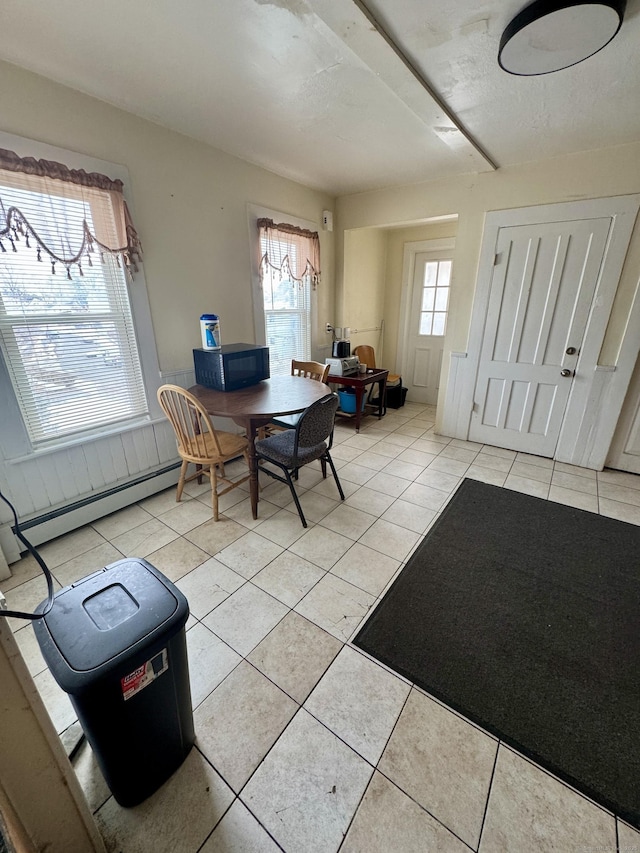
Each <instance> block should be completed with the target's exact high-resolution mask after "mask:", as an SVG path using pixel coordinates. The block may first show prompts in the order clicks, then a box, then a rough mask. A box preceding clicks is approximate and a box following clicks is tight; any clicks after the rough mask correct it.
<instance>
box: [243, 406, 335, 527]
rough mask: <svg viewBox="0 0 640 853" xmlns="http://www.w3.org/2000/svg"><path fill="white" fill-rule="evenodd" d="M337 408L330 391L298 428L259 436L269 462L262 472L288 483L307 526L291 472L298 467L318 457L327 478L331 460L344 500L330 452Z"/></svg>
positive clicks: (260, 453)
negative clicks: (265, 436)
mask: <svg viewBox="0 0 640 853" xmlns="http://www.w3.org/2000/svg"><path fill="white" fill-rule="evenodd" d="M337 408H338V398H337V397H336V396H335V394H327V395H326V396H325V397H322V398H321V399H320V400H317V401H316V402H315V403H312V404H311V405H310V406H309V408H308V409H305V410H304V412H303V413H302V414H301V415H300V419H299V420H298V423H297V424H296V427H295V429H288V430H284V431H282V432H277V433H275V434H274V435H271V436H269V437H268V438H263V439H256V444H255V447H256V456H257V457H258V461H259V462H263V463H269V465H265V464H262V465H260V467H259V471H260V473H262V474H267V475H268V476H269V477H273V478H274V479H275V480H279V481H280V482H281V483H286V484H287V485H288V486H289V488H290V489H291V494H292V495H293V500H294V502H295V505H296V508H297V510H298V514H299V516H300V521H301V522H302V526H303V527H307V520H306V519H305V517H304V512H303V511H302V506H301V505H300V500H299V498H298V495H297V493H296V489H295V486H294V483H293V479H292V476H291V475H292V474H293V476H294V477H296V475H297V472H298V469H299V468H302V466H303V465H308V464H309V463H310V462H315V460H316V459H319V460H320V464H321V466H322V476H323V477H324V478H325V479H326V476H327V462H328V463H329V465H330V467H331V472H332V474H333V479H334V480H335V481H336V486H337V487H338V493H339V495H340V500H344V492H343V491H342V486H341V484H340V480H339V479H338V474H337V472H336V468H335V465H334V464H333V459H332V458H331V454H330V452H329V451H330V449H331V446H332V444H333V424H334V421H335V417H336V410H337ZM270 466H275V467H277V468H279V469H280V470H281V471H282V474H279V473H277V472H276V471H274V470H273V469H272V468H271V467H270Z"/></svg>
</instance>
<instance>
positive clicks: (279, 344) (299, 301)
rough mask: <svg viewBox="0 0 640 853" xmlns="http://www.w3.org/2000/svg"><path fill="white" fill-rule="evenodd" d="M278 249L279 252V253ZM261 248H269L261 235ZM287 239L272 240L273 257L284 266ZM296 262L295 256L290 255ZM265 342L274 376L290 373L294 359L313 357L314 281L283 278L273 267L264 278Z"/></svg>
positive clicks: (289, 249) (289, 247) (287, 251)
mask: <svg viewBox="0 0 640 853" xmlns="http://www.w3.org/2000/svg"><path fill="white" fill-rule="evenodd" d="M278 250H279V253H278ZM260 251H261V254H263V253H264V252H265V251H266V242H265V241H264V240H262V239H261V241H260ZM291 251H292V249H291V246H290V245H288V244H287V243H281V244H278V243H276V244H275V249H274V241H273V240H272V241H271V255H272V257H271V261H272V263H275V264H277V265H278V266H282V262H283V260H284V257H285V255H286V254H287V253H288V254H289V255H290V254H291ZM291 262H292V265H294V266H295V262H296V259H295V258H291ZM262 288H263V299H264V322H265V333H266V342H267V346H268V347H269V365H270V372H271V375H272V376H278V375H285V374H288V373H291V359H294V358H295V359H299V360H301V361H308V360H309V359H310V358H311V283H310V282H309V281H308V280H307V279H305V280H303V281H302V282H298V281H293V280H290V279H288V278H281V277H280V273H279V271H278V270H276V269H272V268H270V269H269V270H268V271H267V272H266V274H265V275H264V278H263V280H262Z"/></svg>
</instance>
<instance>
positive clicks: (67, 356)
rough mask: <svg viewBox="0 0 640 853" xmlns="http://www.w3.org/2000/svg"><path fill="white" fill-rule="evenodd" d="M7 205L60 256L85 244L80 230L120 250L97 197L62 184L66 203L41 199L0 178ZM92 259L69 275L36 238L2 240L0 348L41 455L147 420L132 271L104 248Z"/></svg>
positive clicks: (109, 210)
mask: <svg viewBox="0 0 640 853" xmlns="http://www.w3.org/2000/svg"><path fill="white" fill-rule="evenodd" d="M0 196H1V199H2V204H3V206H4V207H5V212H6V210H7V209H8V207H10V206H15V207H16V208H18V209H19V210H20V211H21V213H22V214H23V216H24V217H25V218H26V219H27V220H28V222H29V225H30V226H31V228H32V229H33V230H34V231H35V232H36V233H37V234H40V235H42V237H43V240H44V241H45V242H46V243H47V244H48V245H55V244H56V241H58V242H57V245H59V246H60V256H65V257H69V256H72V255H74V254H75V253H76V251H77V250H79V248H80V247H79V246H78V247H75V246H72V245H70V239H72V238H70V237H69V236H68V235H72V234H73V235H75V234H79V235H81V234H82V230H83V220H84V221H86V223H87V225H88V227H89V230H90V231H91V232H93V233H95V234H100V235H104V237H107V238H109V239H111V238H113V240H114V242H115V241H116V223H115V218H114V213H113V207H112V201H111V198H110V196H109V193H107V192H104V191H102V190H100V189H94V188H87V187H83V188H82V189H79V188H77V187H74V186H71V185H68V184H66V183H64V182H60V193H59V194H57V192H56V194H53V193H47V194H43V193H38V192H34V191H29V190H26V189H24V188H21V187H20V186H19V177H18V176H11V177H10V178H8V179H7V182H6V183H5V181H4V180H3V179H2V178H1V176H0ZM52 232H53V233H52ZM105 242H106V240H105ZM11 243H15V247H16V250H15V251H14V250H13V246H12V245H11ZM34 243H36V245H34ZM89 257H90V259H91V260H86V259H84V258H83V259H82V261H81V263H80V264H79V265H74V266H71V267H70V268H69V270H68V271H67V268H66V267H65V266H64V265H62V264H59V263H58V264H56V263H54V262H52V259H51V258H50V257H49V256H48V255H47V254H46V253H45V252H44V251H43V252H40V251H38V246H37V241H35V240H34V238H33V236H32V237H31V240H30V245H28V242H27V238H26V237H25V236H24V235H20V234H18V233H14V235H13V239H12V240H7V239H6V238H3V251H2V253H0V346H1V347H2V354H3V356H4V359H5V361H6V365H7V369H8V372H9V375H10V377H11V381H12V384H13V389H14V392H15V394H16V398H17V401H18V404H19V406H20V410H21V412H22V416H23V419H24V423H25V426H26V429H27V432H28V434H29V437H30V439H31V442H32V444H33V445H34V446H39V445H43V444H46V443H50V442H55V441H57V440H61V439H63V438H67V437H70V436H74V435H77V434H81V433H86V432H94V431H97V430H100V429H102V428H104V427H107V426H112V425H116V424H121V423H123V422H126V421H129V420H132V419H135V418H138V417H141V416H144V415H146V414H147V413H148V407H147V400H146V395H145V389H144V384H143V379H142V371H141V366H140V359H139V355H138V348H137V343H136V338H135V334H134V327H133V321H132V316H131V308H130V304H129V297H128V292H127V285H126V279H125V271H124V269H123V268H122V266H121V261H120V259H119V258H118V256H116V255H112V254H110V253H108V252H105V253H101V252H100V250H99V247H97V246H96V248H95V251H94V252H93V253H92V254H91V255H90V256H89Z"/></svg>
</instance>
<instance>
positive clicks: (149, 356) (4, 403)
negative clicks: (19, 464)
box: [0, 131, 163, 461]
mask: <svg viewBox="0 0 640 853" xmlns="http://www.w3.org/2000/svg"><path fill="white" fill-rule="evenodd" d="M0 147H2V148H7V149H9V150H11V151H15V152H16V154H18V155H19V156H20V157H35V158H37V159H46V160H55V161H57V162H59V163H63V164H64V165H65V166H67V167H68V168H70V169H84V170H85V171H87V172H100V173H102V174H105V175H108V176H109V177H110V178H112V179H114V180H116V179H119V180H121V181H122V182H123V185H124V192H123V195H124V198H125V200H126V202H127V205H128V207H129V210H130V211H131V216H132V218H133V220H134V221H135V210H134V205H133V202H132V199H131V195H130V186H131V180H130V177H129V172H128V170H127V169H126V167H124V166H122V165H118V164H115V163H110V162H108V161H105V160H99V159H97V158H94V157H88V156H86V155H84V154H79V153H78V152H74V151H70V150H67V149H63V148H56V147H54V146H50V145H47V144H45V143H41V142H36V141H34V140H30V139H25V138H23V137H18V136H14V135H12V134H8V133H4V132H1V131H0ZM143 263H144V258H142V259H141V263H139V265H138V266H139V271H138V272H137V273H136V276H135V279H134V281H133V282H131V281H130V280H129V277H128V276H125V286H126V290H127V295H128V299H129V304H130V308H131V315H132V320H133V328H134V334H135V338H136V343H137V348H138V355H139V358H140V365H141V369H142V380H143V385H144V391H145V395H146V399H147V407H148V414H147V415H143V416H138V417H135V418H131V419H130V420H128V421H125V422H123V423H120V424H114V425H111V426H105V427H98V428H95V429H89V430H88V431H87V432H85V433H78V434H76V435H73V436H64V437H61V438H60V439H51V440H50V441H48V442H47V443H46V444H43V445H40V446H37V447H36V446H34V445H33V444H32V442H31V440H30V438H29V434H28V432H27V428H26V426H25V423H24V421H23V418H22V412H21V410H20V406H19V404H18V401H17V399H16V395H15V393H14V389H13V384H12V382H11V377H10V375H9V371H8V367H7V365H6V364H5V360H4V357H2V356H0V448H1V450H2V455H3V457H4V458H5V459H6V460H7V461H22V460H23V459H25V458H33V457H36V456H40V455H43V454H46V453H52V452H56V451H60V450H62V449H64V448H65V447H69V446H75V445H78V444H84V443H87V442H90V441H92V440H99V439H101V438H104V437H105V436H107V435H113V434H117V433H121V432H126V431H129V430H131V429H135V428H139V427H140V426H142V425H145V424H148V423H150V422H152V421H155V420H156V419H158V420H161V419H162V417H163V415H162V411H161V409H160V407H159V405H158V402H157V399H156V391H157V388H158V387H159V386H160V384H161V377H160V368H159V363H158V356H157V351H156V345H155V338H154V334H153V325H152V321H151V309H150V306H149V300H148V296H147V287H146V281H145V276H144V266H143Z"/></svg>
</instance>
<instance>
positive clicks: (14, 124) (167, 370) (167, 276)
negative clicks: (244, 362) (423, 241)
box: [0, 63, 334, 562]
mask: <svg viewBox="0 0 640 853" xmlns="http://www.w3.org/2000/svg"><path fill="white" fill-rule="evenodd" d="M0 80H1V81H2V85H1V86H0V131H4V132H6V133H10V134H15V135H17V136H21V137H26V138H29V139H33V140H36V141H40V142H44V143H47V144H50V145H54V146H57V147H60V148H65V149H69V150H72V151H76V152H79V153H81V154H86V155H88V156H92V157H97V158H99V159H102V160H106V161H109V162H111V163H116V164H121V165H123V166H125V167H126V168H127V169H128V172H129V175H130V183H131V186H130V187H129V188H128V190H129V195H130V197H131V199H132V215H133V219H134V222H135V225H136V228H137V230H138V233H139V235H140V237H141V240H142V245H143V248H144V257H143V260H144V272H145V277H146V283H147V290H148V297H149V303H150V310H151V316H152V322H153V328H154V333H155V339H156V345H157V352H158V358H159V365H160V370H161V372H162V374H163V376H164V377H165V378H166V379H168V380H169V381H176V380H177V381H178V384H183V382H184V383H185V384H191V382H190V381H189V376H191V375H192V374H191V372H192V370H193V357H192V349H193V348H194V347H198V346H199V345H200V332H199V323H198V318H199V317H200V314H202V313H203V312H204V311H207V312H210V311H212V312H215V313H217V314H219V315H220V317H221V326H222V337H223V342H227V343H230V342H236V341H243V342H247V343H253V342H254V340H255V338H254V330H253V312H252V307H251V306H252V303H251V299H252V289H251V288H252V282H251V260H252V257H251V252H252V241H253V235H252V234H250V233H249V224H248V223H249V218H248V213H247V211H248V206H249V205H260V206H263V207H268V208H271V209H274V210H278V211H282V212H283V213H285V214H289V215H291V216H294V217H297V218H302V219H306V220H310V221H311V222H314V223H317V227H318V231H319V233H320V243H321V262H322V273H323V275H322V283H321V285H320V286H319V289H318V294H317V305H318V313H317V323H316V327H315V328H314V329H313V336H314V344H315V345H316V346H319V345H325V344H326V335H325V332H324V323H325V322H326V321H327V319H328V318H329V317H332V316H333V312H334V302H333V298H334V234H333V233H331V232H327V231H322V229H321V216H322V211H323V209H332V208H333V206H334V200H333V199H332V198H331V197H330V196H328V195H326V194H324V193H320V192H317V191H315V190H311V189H309V188H307V187H304V186H302V185H300V184H296V183H294V182H293V181H289V180H286V179H284V178H280V177H278V176H277V175H275V174H273V173H271V172H268V171H266V170H264V169H261V168H258V167H257V166H254V165H251V164H249V163H246V162H244V161H242V160H239V159H238V158H236V157H233V156H231V155H229V154H225V153H223V152H221V151H217V150H215V149H213V148H211V147H209V146H207V145H204V144H202V143H200V142H196V141H194V140H191V139H188V138H187V137H185V136H182V135H180V134H178V133H175V132H173V131H169V130H166V129H164V128H162V127H160V126H158V125H156V124H153V123H151V122H149V121H145V120H143V119H139V118H136V117H135V116H132V115H130V114H128V113H125V112H123V111H122V110H119V109H116V108H114V107H112V106H110V105H108V104H106V103H103V102H101V101H98V100H96V99H94V98H90V97H87V96H85V95H82V94H79V93H77V92H74V91H72V90H71V89H68V88H66V87H64V86H60V85H58V84H56V83H53V82H51V81H49V80H46V79H44V78H42V77H39V76H37V75H35V74H31V73H29V72H27V71H24V70H22V69H19V68H17V67H15V66H12V65H9V64H6V63H0ZM254 245H255V244H254ZM180 380H182V381H180ZM191 381H193V380H191ZM172 458H175V442H173V440H172V435H171V434H170V433H167V432H166V430H164V429H163V428H161V427H145V428H143V429H142V430H139V431H134V432H128V433H124V434H116V435H114V436H111V437H110V438H108V439H104V440H102V441H99V442H92V443H91V444H90V445H86V446H81V447H79V448H78V447H76V448H72V449H70V450H64V451H61V452H59V453H55V454H48V455H46V456H34V457H32V458H29V459H25V460H24V461H22V462H20V463H17V464H16V463H13V464H3V460H2V459H1V458H0V477H2V479H3V480H4V482H5V486H8V491H9V492H10V494H11V495H12V496H13V497H14V498H15V500H14V503H15V504H16V509H17V510H18V515H19V517H20V518H21V519H23V520H24V519H25V518H29V517H32V516H33V517H35V516H38V515H39V514H41V513H43V512H44V511H47V510H49V509H51V508H56V507H61V506H65V505H67V504H69V503H70V502H72V501H73V500H75V499H77V498H83V497H85V496H87V495H91V494H92V493H94V492H96V491H101V490H104V489H107V488H110V487H113V486H118V485H121V484H123V483H126V482H127V481H129V480H131V479H132V478H135V477H140V476H144V474H145V472H149V471H153V470H156V469H158V468H161V467H162V466H163V465H165V464H166V463H167V462H168V461H170V460H171V459H172ZM5 462H6V460H5ZM160 485H162V486H164V485H167V482H166V481H163V482H162V484H160ZM134 499H137V498H134ZM117 508H118V507H117V505H116V504H114V503H113V502H112V503H111V504H110V505H109V507H108V508H107V510H106V511H113V510H114V509H117ZM99 512H100V513H102V512H104V510H100V511H99ZM3 518H4V519H5V520H7V518H8V517H7V516H6V512H5V510H4V509H3V508H1V507H0V520H1V519H3ZM88 520H91V517H90V513H88V511H87V512H85V513H84V514H83V515H81V516H78V523H83V522H85V523H86V521H88ZM60 532H63V528H62V527H60V526H59V525H58V526H57V527H56V526H53V527H50V528H49V531H48V532H47V534H46V535H47V536H49V537H50V536H52V535H59V533H60ZM5 534H6V527H5ZM4 541H5V547H6V538H5V540H4ZM38 541H42V538H36V539H34V542H36V544H37V542H38ZM2 542H3V539H2V531H0V547H2ZM11 559H14V560H15V559H16V553H15V552H14V553H13V554H12V557H11ZM11 559H10V562H11Z"/></svg>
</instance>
